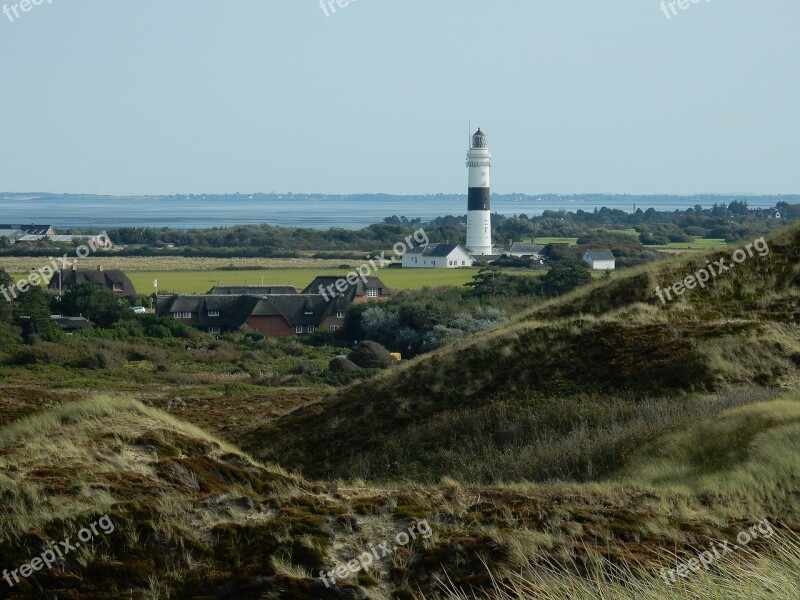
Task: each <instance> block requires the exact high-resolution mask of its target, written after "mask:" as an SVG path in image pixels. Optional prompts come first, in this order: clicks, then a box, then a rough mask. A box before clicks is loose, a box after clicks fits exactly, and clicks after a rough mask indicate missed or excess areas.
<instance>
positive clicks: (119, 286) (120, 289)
mask: <svg viewBox="0 0 800 600" xmlns="http://www.w3.org/2000/svg"><path fill="white" fill-rule="evenodd" d="M111 289H112V290H114V291H115V292H124V291H125V289H124V288H123V287H122V284H121V283H114V284H112V285H111Z"/></svg>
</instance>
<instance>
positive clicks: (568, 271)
mask: <svg viewBox="0 0 800 600" xmlns="http://www.w3.org/2000/svg"><path fill="white" fill-rule="evenodd" d="M591 281H592V274H591V273H590V272H589V271H588V270H586V269H585V268H584V267H576V266H571V265H553V266H552V268H551V269H550V270H549V271H548V272H547V273H546V274H545V275H544V277H542V291H543V292H544V293H545V294H546V295H549V296H560V295H562V294H566V293H568V292H571V291H572V290H574V289H576V288H579V287H581V286H582V285H586V284H587V283H590V282H591Z"/></svg>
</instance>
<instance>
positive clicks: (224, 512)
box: [0, 396, 800, 600]
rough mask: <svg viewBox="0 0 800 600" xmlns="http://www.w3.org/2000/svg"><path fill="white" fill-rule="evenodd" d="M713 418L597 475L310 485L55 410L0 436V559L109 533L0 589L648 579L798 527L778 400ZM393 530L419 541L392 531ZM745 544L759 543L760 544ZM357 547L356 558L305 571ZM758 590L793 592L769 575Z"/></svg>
mask: <svg viewBox="0 0 800 600" xmlns="http://www.w3.org/2000/svg"><path fill="white" fill-rule="evenodd" d="M722 421H723V423H725V431H726V439H727V440H728V443H727V444H723V445H720V444H716V443H714V442H713V438H711V437H709V436H707V435H706V431H707V429H708V428H709V427H710V426H711V423H710V422H705V423H701V424H699V425H698V426H697V427H696V428H692V429H690V430H689V431H688V432H687V433H685V434H684V435H683V436H680V435H678V436H672V437H669V438H666V439H664V440H661V441H660V442H659V443H657V444H654V445H653V448H652V449H650V450H648V451H647V452H643V453H640V454H638V455H636V456H635V457H634V459H633V461H632V467H631V470H630V472H628V473H626V474H625V475H624V476H622V477H620V478H619V480H618V481H614V482H609V483H606V484H603V485H597V484H590V485H583V486H579V485H526V484H515V485H512V486H493V487H465V488H461V487H460V486H458V485H457V484H454V483H452V482H447V483H445V484H444V485H436V486H420V485H416V484H408V483H406V484H404V485H402V486H398V487H397V488H381V487H378V486H365V485H349V486H345V485H329V486H322V485H319V484H313V483H309V482H307V481H304V480H303V479H300V478H298V477H295V476H292V475H289V474H287V473H286V472H284V471H282V470H281V469H279V468H275V467H267V466H263V465H260V464H258V463H256V462H254V461H253V460H252V459H250V458H248V457H247V455H245V454H243V453H241V452H240V451H238V450H236V449H235V448H233V447H230V446H228V445H227V444H225V443H224V442H220V441H219V440H216V439H214V438H213V437H210V436H208V435H207V434H205V433H203V432H202V431H201V430H198V429H197V428H195V427H193V426H189V425H186V424H183V423H181V422H179V421H176V420H175V419H173V418H171V417H169V416H166V415H164V414H162V413H160V412H158V411H155V410H153V409H149V408H146V407H144V406H142V405H141V404H138V403H136V402H133V401H129V400H120V399H112V398H107V397H101V398H96V399H94V400H92V401H89V402H80V403H72V404H66V405H63V406H59V407H56V408H54V409H51V410H49V411H46V412H42V413H41V414H39V415H37V416H35V417H32V418H29V419H25V420H22V421H19V422H17V423H15V424H13V425H11V426H8V427H5V428H2V429H0V498H2V505H0V506H2V510H0V532H1V533H0V565H2V567H3V568H5V569H8V570H13V569H16V568H17V567H18V566H19V565H22V564H24V563H27V562H29V561H31V560H32V559H33V558H34V557H37V556H39V555H41V553H42V552H43V551H44V550H45V549H46V548H48V547H49V546H50V544H49V543H48V541H49V542H51V543H54V542H58V541H61V540H65V539H69V540H72V542H73V543H74V542H76V541H77V539H79V538H80V539H83V538H81V537H80V536H81V534H80V533H79V531H80V530H81V528H88V527H89V526H90V524H91V523H96V522H98V520H99V519H103V518H106V517H107V518H108V519H109V522H110V523H113V528H111V530H110V531H103V532H101V533H100V534H98V535H96V536H95V537H94V539H92V540H91V543H89V544H84V545H81V546H80V547H76V548H75V550H74V551H73V552H72V553H71V554H68V555H66V556H65V558H64V560H63V561H61V560H58V561H56V563H55V564H54V565H53V567H52V568H51V569H41V570H39V571H37V572H35V573H34V574H33V575H32V576H30V577H28V578H25V579H22V581H21V582H19V583H18V584H17V585H16V586H15V587H14V588H13V589H11V588H8V587H7V586H6V585H5V583H3V582H2V581H0V597H2V598H5V597H10V598H48V599H56V598H58V599H62V600H63V599H71V598H74V599H79V598H80V599H90V600H94V599H120V600H122V599H126V600H131V599H134V600H144V599H155V598H176V599H183V598H186V599H189V598H193V599H200V598H222V599H230V600H234V599H235V600H249V599H260V600H265V599H266V600H329V599H353V600H356V599H367V598H374V599H378V598H393V599H400V600H410V599H411V598H413V595H412V591H420V592H422V593H424V594H425V595H426V597H428V598H436V597H440V595H441V589H440V587H439V584H438V582H439V581H442V580H445V579H447V580H449V581H450V582H451V585H452V586H453V587H454V588H455V589H458V590H461V593H462V594H464V593H466V594H467V596H466V597H474V595H475V593H476V592H475V590H476V588H477V589H480V588H484V589H485V588H487V587H489V586H490V585H491V582H492V578H494V579H495V580H497V581H500V582H504V581H512V580H513V578H514V577H515V575H514V574H515V573H516V574H519V573H521V572H523V571H522V570H524V571H525V572H531V569H533V570H536V569H538V568H540V567H543V566H545V565H548V564H549V565H551V566H553V565H558V569H559V572H560V573H563V574H564V575H566V574H567V573H571V574H572V575H573V576H579V575H581V574H585V573H587V572H591V568H592V565H596V564H597V561H598V560H600V561H604V562H606V563H607V564H616V565H624V564H627V565H632V564H638V565H640V566H641V567H642V568H643V569H645V570H646V571H647V572H649V573H650V574H651V575H649V576H645V577H656V575H655V572H657V571H658V569H659V568H660V567H661V566H662V565H663V564H665V563H667V564H668V563H670V562H673V561H675V560H677V558H676V557H672V556H670V554H671V553H677V556H682V557H688V556H692V555H693V553H694V552H695V550H694V549H696V548H702V547H705V546H707V545H708V543H709V540H710V539H722V540H730V539H734V538H735V536H736V534H737V532H739V531H741V530H742V529H744V528H747V527H750V526H753V525H754V524H756V523H758V522H760V521H762V520H763V519H765V518H767V519H769V520H770V522H771V523H774V524H775V529H776V531H780V532H781V535H791V531H792V530H794V531H800V527H798V526H799V525H800V505H798V501H797V498H799V497H800V493H798V492H800V462H798V460H797V456H798V450H800V449H798V447H797V440H798V439H800V402H798V399H797V397H796V396H791V397H788V398H785V399H781V400H778V401H765V402H758V403H755V404H752V405H751V406H748V407H747V408H746V409H734V410H732V411H724V413H723V419H722ZM741 439H746V440H747V441H748V443H747V444H746V446H743V447H739V446H737V444H736V440H741ZM721 457H723V458H724V460H722V459H721ZM659 465H663V469H662V470H659V469H658V466H659ZM692 469H693V470H694V471H695V474H694V476H693V477H692V478H689V479H687V480H686V481H684V480H682V479H681V478H680V477H679V476H678V479H677V481H676V480H675V477H676V474H679V473H681V472H686V471H689V470H692ZM712 490H713V493H711V491H712ZM779 521H781V522H783V523H784V525H779V524H778V522H779ZM423 524H424V527H423ZM411 528H417V531H418V532H424V535H417V536H416V537H415V538H414V539H410V540H409V539H408V538H407V540H408V541H407V542H406V541H401V540H400V538H399V537H398V536H399V534H401V533H403V532H405V531H409V530H411ZM381 544H383V545H384V546H386V547H387V548H389V549H390V551H389V553H388V554H384V552H383V550H379V549H380V548H381ZM392 546H394V548H392ZM751 548H752V550H753V551H754V552H759V553H760V555H761V556H762V557H764V558H765V559H768V558H769V557H770V556H771V553H772V549H771V547H770V541H769V540H760V541H757V542H754V543H753V544H752V545H751ZM372 549H375V550H378V553H379V556H378V558H377V559H376V560H375V561H373V562H372V564H370V565H368V567H367V568H366V569H364V570H362V571H360V572H358V573H356V574H353V575H351V576H348V577H344V578H340V579H339V580H338V581H337V582H336V583H335V584H331V583H330V582H329V583H327V584H326V583H324V582H323V581H322V579H320V578H319V573H320V571H324V572H326V573H327V572H330V571H331V570H333V569H336V568H338V567H341V566H342V565H347V564H349V563H351V562H352V561H353V559H355V558H357V557H359V556H363V553H364V552H369V551H371V550H372ZM470 590H472V591H470ZM772 593H773V597H774V598H777V599H778V600H782V599H784V598H786V599H789V598H793V597H794V596H792V595H791V594H792V590H791V588H790V587H785V586H782V585H778V584H777V582H775V583H774V584H773V586H772Z"/></svg>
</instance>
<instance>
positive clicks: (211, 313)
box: [208, 310, 219, 317]
mask: <svg viewBox="0 0 800 600" xmlns="http://www.w3.org/2000/svg"><path fill="white" fill-rule="evenodd" d="M208 316H209V317H218V316H219V311H218V310H210V311H208Z"/></svg>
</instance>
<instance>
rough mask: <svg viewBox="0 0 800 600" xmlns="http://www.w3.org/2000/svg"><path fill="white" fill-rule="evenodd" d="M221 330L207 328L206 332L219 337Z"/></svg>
mask: <svg viewBox="0 0 800 600" xmlns="http://www.w3.org/2000/svg"><path fill="white" fill-rule="evenodd" d="M220 331H221V329H220V328H219V327H209V329H208V332H209V333H211V334H213V335H219V334H220Z"/></svg>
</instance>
